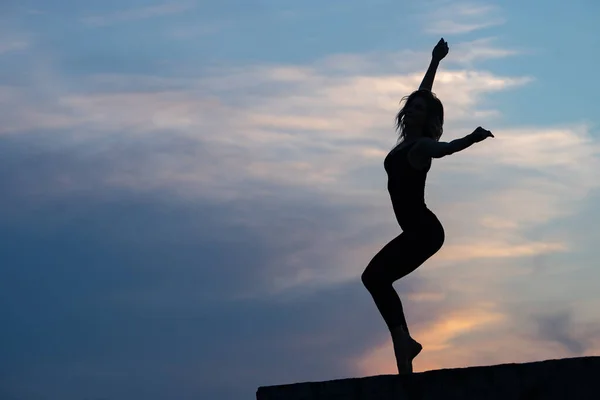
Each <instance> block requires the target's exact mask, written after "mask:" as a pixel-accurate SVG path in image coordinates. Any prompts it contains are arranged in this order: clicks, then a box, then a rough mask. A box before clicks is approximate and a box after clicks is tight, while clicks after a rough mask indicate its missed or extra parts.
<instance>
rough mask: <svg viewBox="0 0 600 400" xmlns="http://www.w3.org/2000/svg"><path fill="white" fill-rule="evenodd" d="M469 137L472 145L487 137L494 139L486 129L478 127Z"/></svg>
mask: <svg viewBox="0 0 600 400" xmlns="http://www.w3.org/2000/svg"><path fill="white" fill-rule="evenodd" d="M470 136H471V139H472V140H473V143H479V142H481V141H483V140H485V139H487V138H489V137H494V135H493V134H492V132H490V131H488V130H487V129H483V128H482V127H480V126H478V127H477V129H475V130H474V131H473V133H471V135H470Z"/></svg>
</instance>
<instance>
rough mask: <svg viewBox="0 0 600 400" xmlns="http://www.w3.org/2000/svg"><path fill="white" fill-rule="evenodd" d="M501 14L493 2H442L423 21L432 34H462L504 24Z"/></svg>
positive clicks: (426, 29) (428, 31)
mask: <svg viewBox="0 0 600 400" xmlns="http://www.w3.org/2000/svg"><path fill="white" fill-rule="evenodd" d="M500 14H501V13H500V9H499V7H497V6H495V5H491V4H478V3H465V2H458V3H456V2H442V3H441V4H439V5H438V6H436V7H435V9H434V10H433V11H431V12H430V13H429V14H428V15H427V16H426V17H424V21H423V23H424V24H425V32H427V33H430V34H441V35H460V34H465V33H469V32H473V31H476V30H480V29H484V28H489V27H492V26H497V25H502V24H504V23H505V22H506V20H505V19H504V18H503V17H502V16H501V15H500Z"/></svg>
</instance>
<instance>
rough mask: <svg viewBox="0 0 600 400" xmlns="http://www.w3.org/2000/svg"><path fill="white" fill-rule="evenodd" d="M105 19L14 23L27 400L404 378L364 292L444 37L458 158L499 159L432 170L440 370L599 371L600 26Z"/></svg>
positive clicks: (14, 155) (173, 7) (171, 11)
mask: <svg viewBox="0 0 600 400" xmlns="http://www.w3.org/2000/svg"><path fill="white" fill-rule="evenodd" d="M89 3H90V2H78V1H59V0H56V1H52V2H47V1H46V2H43V1H41V0H38V1H20V2H16V1H12V2H10V1H9V2H3V3H2V5H1V6H0V15H1V17H0V22H1V24H0V104H1V106H2V107H0V116H1V117H2V119H1V120H2V124H0V187H2V188H3V189H2V196H0V316H1V317H2V320H3V321H4V323H3V329H2V331H1V332H0V341H1V342H2V343H3V344H4V346H3V348H2V350H0V397H1V398H2V399H6V400H16V399H26V400H37V399H40V400H41V399H60V400H70V399H85V398H89V399H92V398H94V399H107V400H108V399H110V400H113V399H115V400H116V399H126V398H144V399H151V400H152V399H156V400H162V399H171V398H178V399H192V398H193V399H197V398H211V399H218V400H225V399H236V400H237V399H242V398H248V397H252V396H254V394H255V391H256V389H257V388H258V386H266V385H275V384H285V383H292V382H301V381H322V380H329V379H336V378H345V377H357V376H370V375H378V374H392V373H394V371H395V363H394V358H393V351H392V348H391V344H390V342H389V338H388V333H387V331H386V328H385V325H384V323H383V321H382V320H381V318H380V316H379V315H378V314H377V310H376V308H375V306H374V304H373V303H372V300H371V298H370V296H369V294H368V293H367V291H366V290H365V289H364V288H363V287H362V284H361V283H360V274H361V272H362V270H363V269H364V267H365V266H366V265H367V263H368V262H369V260H370V259H371V257H372V256H373V255H374V254H375V253H376V252H377V251H378V250H379V249H380V248H381V247H382V246H383V245H384V244H385V243H387V242H388V241H389V240H391V239H392V238H393V237H394V236H395V235H397V234H398V233H399V232H400V230H399V228H398V227H397V225H396V223H395V219H394V216H393V213H392V209H391V204H389V197H388V194H387V192H386V190H385V184H386V176H385V171H384V169H383V159H384V157H385V154H386V153H387V151H389V149H391V147H392V146H393V145H394V143H395V139H396V137H395V133H394V131H393V118H394V114H395V112H396V110H397V107H398V102H399V100H400V99H401V98H402V97H403V96H405V95H407V94H409V93H410V92H411V91H413V90H414V89H416V88H417V86H418V84H419V82H420V80H421V78H422V75H423V73H424V72H425V69H426V68H427V64H428V61H429V57H430V54H431V49H432V48H433V46H434V45H435V43H436V42H437V41H438V40H439V38H440V37H442V36H443V37H444V38H445V39H446V40H447V41H448V43H449V45H450V53H449V55H448V56H447V58H446V59H445V60H444V61H443V62H442V65H441V66H440V69H439V71H438V74H437V78H436V82H435V84H434V91H435V92H436V93H437V94H438V96H439V97H440V99H441V100H442V101H443V102H444V106H445V109H446V123H445V127H444V132H445V133H444V136H443V139H442V140H452V139H455V138H458V137H461V136H462V135H464V134H467V133H470V132H471V131H472V130H473V129H474V128H475V127H477V126H478V125H481V126H484V127H486V128H487V129H490V130H492V131H493V132H494V134H495V136H496V137H495V138H494V139H492V140H487V141H485V142H483V143H481V144H478V145H476V146H473V147H471V148H469V149H468V150H466V151H465V152H462V153H459V154H456V155H453V156H451V157H448V158H447V159H442V160H437V161H436V162H435V163H434V166H433V168H432V170H431V172H430V173H429V178H428V186H427V203H428V205H429V206H430V208H431V209H432V210H434V211H435V212H436V214H437V215H438V217H439V218H440V220H441V221H442V222H443V224H444V227H445V230H446V243H445V245H444V247H443V248H442V250H441V251H440V252H439V253H438V254H436V255H435V256H434V257H433V258H431V259H430V260H428V261H427V263H426V264H425V265H423V266H422V267H421V268H420V269H419V270H417V271H416V272H414V273H413V274H411V275H410V276H409V277H407V278H406V279H404V280H402V281H400V282H397V283H396V284H395V287H396V288H397V290H398V291H399V293H400V295H401V298H402V299H403V301H404V303H405V309H406V312H407V318H408V322H409V324H410V326H411V333H413V335H414V336H415V338H416V339H417V340H419V341H420V342H421V343H423V345H424V350H423V353H422V354H421V355H419V357H418V358H417V359H416V360H415V370H416V371H417V372H419V371H425V370H431V369H439V368H452V367H464V366H470V365H489V364H498V363H506V362H527V361H535V360H540V359H548V358H561V357H574V356H581V355H592V354H597V353H598V351H599V350H600V339H599V337H600V325H599V324H598V322H597V320H596V313H595V310H596V309H597V307H598V305H599V304H598V303H599V302H600V299H599V297H598V294H597V288H596V285H595V282H597V281H598V279H599V278H600V275H599V274H600V272H598V270H597V260H598V256H597V251H596V249H597V243H598V240H600V229H598V217H599V214H598V211H597V210H596V207H595V205H596V204H598V200H600V199H599V197H600V196H599V194H600V193H599V191H598V188H599V186H600V183H599V180H598V170H599V167H600V152H599V149H600V147H599V133H600V128H599V123H600V120H599V117H598V113H597V111H596V105H597V102H598V95H597V93H599V92H600V80H598V79H597V76H596V75H595V74H596V71H595V66H596V65H598V62H599V61H600V60H599V59H598V54H597V52H596V51H595V49H597V48H598V40H599V39H598V36H597V34H595V31H594V30H593V26H594V25H595V23H596V22H597V17H596V16H597V15H600V5H599V4H598V3H596V2H593V1H591V0H587V1H585V0H579V1H573V2H571V3H569V4H567V3H566V2H558V1H549V2H543V3H542V2H537V4H536V5H533V4H534V3H526V4H525V3H523V2H516V1H505V2H495V3H494V2H478V1H474V2H455V1H452V2H450V1H421V2H418V5H417V2H398V1H395V2H392V1H388V0H377V1H369V2H367V1H344V2H342V1H333V2H327V5H326V6H325V5H321V4H320V3H319V2H316V1H306V2H289V1H261V2H251V1H241V0H237V1H233V0H223V1H221V2H206V1H203V0H197V1H192V0H191V1H187V2H186V1H181V2H147V1H139V0H138V1H132V0H121V1H118V2H117V1H104V2H96V3H95V4H89Z"/></svg>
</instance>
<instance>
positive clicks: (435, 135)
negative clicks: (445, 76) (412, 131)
mask: <svg viewBox="0 0 600 400" xmlns="http://www.w3.org/2000/svg"><path fill="white" fill-rule="evenodd" d="M417 97H422V98H423V99H425V102H426V103H427V122H428V123H426V126H425V127H424V128H423V129H424V132H423V134H424V135H425V136H428V137H430V138H432V139H434V140H436V141H437V140H439V139H440V137H441V136H442V132H443V128H442V127H443V126H444V106H443V105H442V102H441V101H440V99H438V98H437V96H436V95H435V94H434V93H433V92H431V91H429V90H416V91H414V92H412V93H411V94H410V95H409V96H405V97H403V98H402V100H401V101H400V103H402V102H403V101H404V102H405V104H404V106H403V107H402V108H401V109H400V111H398V114H396V130H397V131H398V142H399V141H400V140H404V139H406V132H405V131H404V128H405V125H404V109H405V108H406V106H407V105H409V104H410V103H411V102H412V101H413V100H414V99H416V98H417ZM435 118H437V119H439V123H440V131H439V132H433V131H432V130H431V129H430V126H429V122H431V121H433V120H434V119H435Z"/></svg>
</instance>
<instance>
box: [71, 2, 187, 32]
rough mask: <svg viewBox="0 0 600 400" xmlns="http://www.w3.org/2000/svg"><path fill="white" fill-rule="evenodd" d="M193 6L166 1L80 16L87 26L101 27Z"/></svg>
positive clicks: (170, 13) (177, 12)
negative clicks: (107, 12)
mask: <svg viewBox="0 0 600 400" xmlns="http://www.w3.org/2000/svg"><path fill="white" fill-rule="evenodd" d="M194 7H195V3H194V2H191V1H187V2H168V3H163V4H157V5H153V6H147V7H140V8H134V9H129V10H121V11H115V12H112V13H109V14H100V15H89V16H86V17H84V18H82V22H83V23H84V24H86V25H89V26H93V27H102V26H108V25H114V24H117V23H122V22H127V21H137V20H143V19H149V18H155V17H162V16H166V15H172V14H180V13H182V12H185V11H188V10H190V9H192V8H194Z"/></svg>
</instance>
